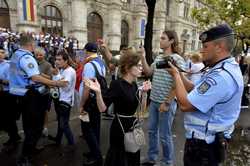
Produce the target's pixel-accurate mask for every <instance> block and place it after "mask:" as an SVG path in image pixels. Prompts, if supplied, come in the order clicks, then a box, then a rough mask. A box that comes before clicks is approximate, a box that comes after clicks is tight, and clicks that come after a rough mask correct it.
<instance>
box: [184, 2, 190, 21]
mask: <svg viewBox="0 0 250 166" xmlns="http://www.w3.org/2000/svg"><path fill="white" fill-rule="evenodd" d="M189 8H190V5H189V4H188V3H184V13H183V17H184V18H186V19H188V17H189Z"/></svg>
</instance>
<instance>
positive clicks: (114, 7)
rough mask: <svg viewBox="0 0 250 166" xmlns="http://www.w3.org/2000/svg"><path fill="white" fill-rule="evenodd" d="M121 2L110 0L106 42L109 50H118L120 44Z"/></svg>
mask: <svg viewBox="0 0 250 166" xmlns="http://www.w3.org/2000/svg"><path fill="white" fill-rule="evenodd" d="M121 5H122V4H121V2H119V1H112V2H111V3H110V5H109V23H108V24H109V30H108V35H107V37H108V44H109V48H110V49H111V50H117V51H118V50H119V48H120V44H121V18H122V14H121V7H122V6H121Z"/></svg>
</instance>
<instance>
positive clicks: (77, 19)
mask: <svg viewBox="0 0 250 166" xmlns="http://www.w3.org/2000/svg"><path fill="white" fill-rule="evenodd" d="M71 5H72V15H71V20H72V26H71V29H70V33H71V34H72V36H74V37H76V38H77V39H78V40H79V45H80V47H81V46H82V45H83V44H85V43H87V7H86V1H85V0H73V1H72V4H71Z"/></svg>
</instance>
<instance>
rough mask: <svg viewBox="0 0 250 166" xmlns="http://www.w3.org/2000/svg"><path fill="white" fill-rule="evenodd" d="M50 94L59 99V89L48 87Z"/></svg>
mask: <svg viewBox="0 0 250 166" xmlns="http://www.w3.org/2000/svg"><path fill="white" fill-rule="evenodd" d="M50 95H51V97H52V98H53V99H59V97H60V94H59V89H58V88H50Z"/></svg>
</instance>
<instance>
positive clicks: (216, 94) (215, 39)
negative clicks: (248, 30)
mask: <svg viewBox="0 0 250 166" xmlns="http://www.w3.org/2000/svg"><path fill="white" fill-rule="evenodd" d="M200 40H201V41H202V45H203V47H202V49H201V54H202V57H203V62H204V63H205V64H206V66H207V68H208V70H206V71H205V72H204V74H203V76H202V78H201V80H200V81H198V82H196V83H195V85H194V84H193V83H192V82H190V81H188V80H187V79H186V78H185V76H184V75H183V74H182V73H180V72H179V71H178V69H177V67H175V66H174V65H172V64H171V63H170V65H171V68H169V69H167V70H168V71H169V72H170V73H171V75H172V76H173V78H174V80H175V82H176V97H177V100H178V102H179V105H180V109H181V110H182V111H183V112H185V116H184V126H185V129H186V133H185V136H186V143H185V150H184V166H218V164H219V163H220V162H222V161H223V160H224V159H225V154H226V149H227V145H228V140H229V139H230V138H231V134H232V132H233V130H234V123H235V122H236V120H237V119H238V118H239V114H240V104H241V96H242V92H243V78H242V74H241V71H240V68H239V65H238V63H237V62H236V61H235V58H234V57H231V52H232V50H233V47H234V32H233V30H232V29H231V27H229V26H228V25H227V24H221V25H218V26H216V27H213V28H211V29H209V30H207V31H205V32H203V33H202V34H201V35H200Z"/></svg>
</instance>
